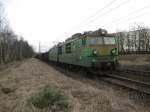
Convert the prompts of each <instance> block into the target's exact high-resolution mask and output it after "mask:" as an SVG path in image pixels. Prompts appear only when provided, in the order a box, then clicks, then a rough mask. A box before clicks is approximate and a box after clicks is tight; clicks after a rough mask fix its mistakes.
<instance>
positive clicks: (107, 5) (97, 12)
mask: <svg viewBox="0 0 150 112" xmlns="http://www.w3.org/2000/svg"><path fill="white" fill-rule="evenodd" d="M116 1H117V0H112V1H110V2H109V3H108V4H106V5H105V6H104V7H102V8H101V9H99V10H98V11H96V12H95V13H94V14H92V15H91V16H89V17H88V18H86V19H85V20H84V21H82V22H81V23H79V24H78V25H77V26H75V27H78V26H80V25H82V24H83V23H84V22H87V21H88V20H89V19H91V18H93V17H94V16H96V15H97V14H99V13H100V12H102V11H103V10H105V9H106V8H107V7H109V6H111V5H112V4H113V3H115V2H116Z"/></svg>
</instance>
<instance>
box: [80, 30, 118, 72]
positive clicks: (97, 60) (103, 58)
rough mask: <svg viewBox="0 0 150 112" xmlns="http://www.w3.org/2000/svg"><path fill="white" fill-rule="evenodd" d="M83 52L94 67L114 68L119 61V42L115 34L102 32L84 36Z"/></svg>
mask: <svg viewBox="0 0 150 112" xmlns="http://www.w3.org/2000/svg"><path fill="white" fill-rule="evenodd" d="M82 42H83V46H82V52H83V54H84V57H87V59H88V61H87V62H89V63H88V64H89V66H91V67H92V68H98V69H99V68H113V69H115V67H116V65H117V63H118V50H117V44H116V43H117V42H116V39H115V36H114V35H110V34H109V35H108V34H106V32H102V34H101V35H97V36H86V37H83V38H82Z"/></svg>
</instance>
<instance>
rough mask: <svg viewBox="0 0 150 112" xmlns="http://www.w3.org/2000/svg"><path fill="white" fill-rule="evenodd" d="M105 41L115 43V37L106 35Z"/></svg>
mask: <svg viewBox="0 0 150 112" xmlns="http://www.w3.org/2000/svg"><path fill="white" fill-rule="evenodd" d="M104 43H105V44H115V43H116V41H115V37H104Z"/></svg>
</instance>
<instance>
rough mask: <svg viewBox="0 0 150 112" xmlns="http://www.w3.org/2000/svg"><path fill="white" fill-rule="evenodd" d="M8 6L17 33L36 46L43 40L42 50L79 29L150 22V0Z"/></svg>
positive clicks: (33, 1) (27, 0)
mask: <svg viewBox="0 0 150 112" xmlns="http://www.w3.org/2000/svg"><path fill="white" fill-rule="evenodd" d="M5 7H6V9H5V11H6V14H7V18H8V21H9V22H10V25H11V27H12V29H13V30H14V31H15V33H17V34H18V35H22V36H23V37H24V38H25V40H28V41H29V43H30V44H32V45H33V46H34V47H35V49H36V50H37V49H38V44H39V42H41V49H42V51H45V50H48V48H50V47H51V46H52V45H54V44H56V42H58V41H59V42H60V41H64V40H65V39H66V38H68V37H69V36H71V35H72V34H74V33H77V32H83V31H86V30H96V29H98V28H100V27H102V28H105V29H107V30H108V31H109V32H115V31H117V30H127V29H129V28H130V27H131V26H133V25H134V24H135V23H140V24H144V25H146V26H150V20H149V18H150V0H7V3H6V6H5ZM101 9H102V10H101ZM133 12H135V13H133Z"/></svg>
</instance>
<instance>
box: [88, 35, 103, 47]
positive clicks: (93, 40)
mask: <svg viewBox="0 0 150 112" xmlns="http://www.w3.org/2000/svg"><path fill="white" fill-rule="evenodd" d="M89 44H90V45H94V44H103V38H102V37H92V38H91V39H90V42H89Z"/></svg>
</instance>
